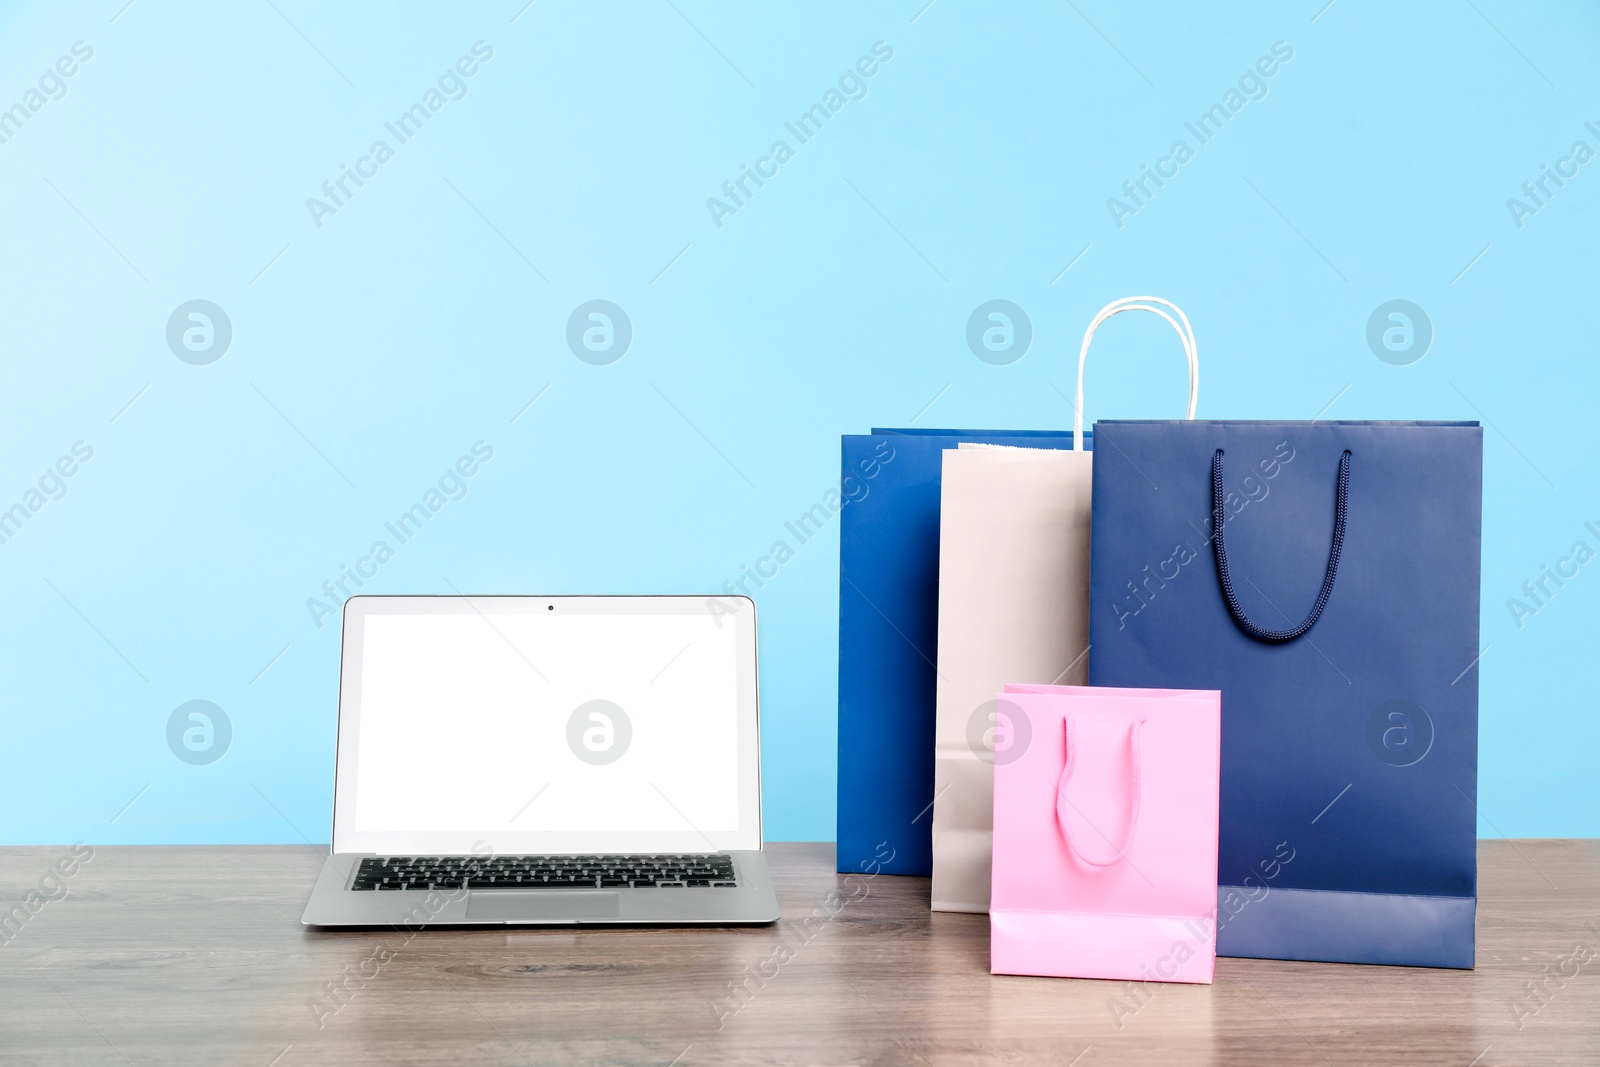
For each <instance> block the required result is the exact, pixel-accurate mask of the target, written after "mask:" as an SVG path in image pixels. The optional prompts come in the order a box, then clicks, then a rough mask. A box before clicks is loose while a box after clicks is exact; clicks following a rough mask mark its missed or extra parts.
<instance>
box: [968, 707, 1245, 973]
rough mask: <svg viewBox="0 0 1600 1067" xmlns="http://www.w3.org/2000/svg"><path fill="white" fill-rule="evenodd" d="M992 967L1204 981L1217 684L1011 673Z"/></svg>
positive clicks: (1001, 761)
mask: <svg viewBox="0 0 1600 1067" xmlns="http://www.w3.org/2000/svg"><path fill="white" fill-rule="evenodd" d="M996 721H997V727H998V728H997V730H996V734H995V763H994V875H993V893H992V897H991V903H990V906H989V970H990V972H991V973H992V974H1035V975H1051V976H1056V977H1061V978H1111V979H1131V980H1134V981H1162V982H1201V983H1209V982H1210V981H1211V974H1212V970H1213V968H1214V966H1215V963H1216V944H1215V927H1216V922H1215V920H1216V908H1217V806H1218V766H1219V760H1220V756H1221V730H1222V694H1221V693H1219V692H1215V691H1199V690H1178V689H1107V688H1099V687H1094V686H1071V685H1060V686H1049V685H1008V686H1006V688H1005V692H1004V693H1002V694H1001V695H1000V697H999V698H998V704H997V710H996Z"/></svg>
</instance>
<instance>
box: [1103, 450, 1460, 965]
mask: <svg viewBox="0 0 1600 1067" xmlns="http://www.w3.org/2000/svg"><path fill="white" fill-rule="evenodd" d="M1094 433H1095V438H1096V441H1097V445H1098V447H1097V448H1096V449H1095V454H1094V517H1093V533H1092V548H1091V577H1090V605H1089V612H1090V615H1089V618H1090V623H1089V640H1090V649H1089V681H1090V683H1091V684H1092V685H1109V686H1130V687H1151V688H1170V689H1219V690H1221V691H1222V777H1221V790H1222V795H1221V825H1220V848H1219V853H1218V872H1217V881H1218V912H1217V933H1216V938H1217V952H1218V954H1220V955H1224V956H1252V957H1258V958H1270V959H1298V960H1326V961H1337V962H1349V963H1387V964H1411V965H1418V966H1433V967H1471V966H1472V965H1473V919H1474V914H1475V911H1476V904H1477V900H1476V893H1477V865H1476V840H1475V837H1476V807H1475V804H1476V796H1477V740H1478V732H1477V717H1478V669H1477V662H1478V656H1479V650H1480V646H1479V644H1478V606H1479V551H1480V546H1479V542H1480V532H1481V518H1482V466H1483V464H1482V452H1483V438H1482V432H1481V430H1480V429H1479V427H1478V425H1477V424H1476V423H1443V422H1317V423H1304V422H1154V421H1152V422H1141V421H1127V422H1123V421H1107V422H1099V423H1096V424H1095V427H1094Z"/></svg>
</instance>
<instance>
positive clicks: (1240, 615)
mask: <svg viewBox="0 0 1600 1067" xmlns="http://www.w3.org/2000/svg"><path fill="white" fill-rule="evenodd" d="M1224 496H1225V494H1224V492H1223V488H1222V449H1220V448H1219V449H1217V452H1216V455H1214V456H1212V457H1211V528H1212V537H1211V545H1212V547H1213V548H1214V549H1215V550H1216V555H1217V575H1218V577H1220V578H1221V579H1222V595H1223V596H1224V597H1226V598H1227V601H1228V610H1229V611H1230V612H1232V614H1233V621H1234V622H1236V623H1238V624H1239V628H1240V629H1241V630H1243V631H1244V632H1245V633H1247V634H1249V635H1250V636H1251V637H1254V638H1255V639H1256V640H1257V641H1266V642H1269V643H1272V644H1277V643H1280V642H1283V641H1293V640H1294V639H1295V638H1297V637H1299V636H1300V635H1301V634H1303V633H1305V632H1306V631H1307V630H1309V629H1311V627H1312V626H1314V625H1316V622H1317V618H1318V617H1319V616H1320V615H1321V614H1322V609H1323V608H1325V607H1327V606H1328V597H1330V596H1332V595H1333V580H1334V579H1335V578H1337V577H1338V576H1339V553H1340V552H1342V551H1343V550H1344V526H1345V518H1346V516H1347V515H1348V513H1349V510H1350V450H1349V449H1348V448H1347V449H1345V450H1344V455H1342V456H1340V457H1339V492H1338V495H1337V496H1336V497H1335V498H1334V507H1333V548H1332V549H1331V550H1330V551H1329V552H1328V571H1327V573H1326V574H1324V575H1323V576H1322V592H1320V593H1318V594H1317V602H1316V604H1314V605H1313V606H1312V608H1311V614H1309V615H1307V616H1306V619H1305V621H1304V622H1302V623H1301V624H1300V625H1299V626H1296V627H1295V628H1294V629H1292V630H1263V629H1262V628H1261V627H1259V626H1257V625H1256V624H1255V623H1253V622H1251V621H1250V620H1249V619H1247V618H1245V614H1244V607H1243V606H1242V605H1241V604H1240V603H1239V598H1238V597H1237V596H1235V595H1234V592H1233V578H1232V576H1231V575H1229V573H1228V549H1227V547H1226V546H1225V545H1224V544H1223V543H1222V529H1223V526H1224V524H1225V523H1226V522H1227V511H1226V510H1225V509H1224V508H1223V497H1224Z"/></svg>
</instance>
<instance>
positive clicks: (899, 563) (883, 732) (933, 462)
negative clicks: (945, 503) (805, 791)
mask: <svg viewBox="0 0 1600 1067" xmlns="http://www.w3.org/2000/svg"><path fill="white" fill-rule="evenodd" d="M963 441H968V442H977V443H983V444H996V445H1016V446H1024V447H1029V448H1063V449H1065V448H1071V447H1072V434H1071V433H1070V432H1064V431H1063V432H1057V431H1048V430H1044V431H1037V432H1030V431H1025V430H1022V431H1019V430H919V429H900V430H892V429H875V430H873V431H872V433H871V434H861V435H851V436H846V437H844V438H842V442H841V452H842V462H843V479H844V484H845V485H846V486H849V485H851V484H854V483H855V482H858V481H860V480H861V479H862V478H863V477H865V476H866V472H867V471H868V470H869V469H870V470H874V471H876V472H877V473H876V475H875V476H874V477H873V479H872V481H871V483H870V490H869V491H868V492H867V494H866V495H865V496H861V497H857V498H854V499H852V500H851V503H850V506H849V507H847V508H845V509H844V510H843V511H841V512H840V513H839V809H838V849H837V857H838V869H839V870H841V871H859V870H864V869H866V867H864V866H863V865H864V864H865V865H870V866H871V867H872V869H873V870H874V871H879V870H882V871H885V872H887V873H890V874H915V875H927V874H931V873H932V871H933V844H932V826H933V735H934V684H935V678H936V675H935V664H936V663H937V662H938V649H937V647H936V646H937V638H938V605H939V481H940V472H941V469H942V467H943V462H944V450H945V449H947V448H956V447H958V446H959V445H960V444H961V443H962V442H963ZM1089 443H1090V442H1089V438H1088V436H1087V435H1086V437H1085V444H1086V445H1088V444H1089ZM885 846H886V847H885ZM886 854H888V855H891V856H892V857H893V858H892V859H889V860H888V861H885V860H884V856H885V855H886Z"/></svg>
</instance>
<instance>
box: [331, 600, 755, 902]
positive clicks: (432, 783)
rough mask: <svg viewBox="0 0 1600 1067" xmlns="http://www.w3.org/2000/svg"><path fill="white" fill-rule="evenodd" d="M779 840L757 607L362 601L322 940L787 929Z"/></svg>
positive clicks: (353, 623)
mask: <svg viewBox="0 0 1600 1067" xmlns="http://www.w3.org/2000/svg"><path fill="white" fill-rule="evenodd" d="M761 844H762V841H761V768H760V736H759V710H758V696H757V681H756V618H755V605H754V603H753V602H752V601H750V600H749V599H748V598H745V597H728V596H716V597H687V596H686V597H656V596H651V597H600V596H597V597H523V596H482V597H480V596H470V597H468V596H439V597H435V596H393V597H380V596H357V597H352V598H350V599H349V600H347V601H346V602H345V609H344V632H343V648H342V654H341V659H340V679H339V728H338V756H337V770H336V775H335V783H334V807H333V847H332V854H331V855H330V856H329V857H328V859H327V862H326V863H324V864H323V867H322V871H321V873H320V875H319V877H318V879H317V884H316V887H315V888H314V889H313V890H312V893H311V899H310V901H309V902H308V903H307V904H306V910H305V914H304V915H303V916H302V918H301V922H303V923H304V924H305V925H307V926H391V925H393V926H404V927H409V928H413V929H417V928H424V927H429V926H454V925H496V926H502V925H509V926H521V925H528V926H537V925H574V924H590V923H593V924H650V925H670V924H679V923H682V924H712V925H729V924H746V923H770V922H774V921H776V920H777V918H778V902H777V897H776V895H775V893H774V892H773V888H772V882H771V879H770V877H769V875H768V872H767V866H766V861H765V858H764V856H763V854H762V851H761Z"/></svg>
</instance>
